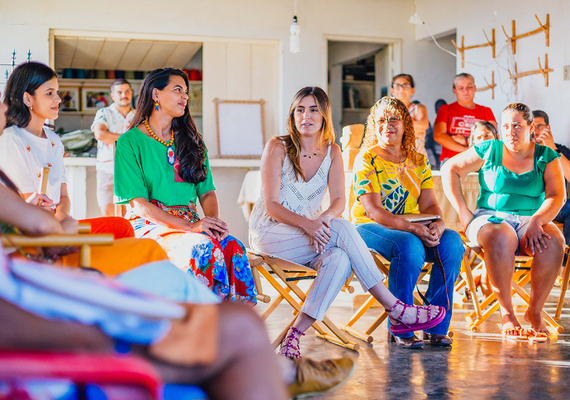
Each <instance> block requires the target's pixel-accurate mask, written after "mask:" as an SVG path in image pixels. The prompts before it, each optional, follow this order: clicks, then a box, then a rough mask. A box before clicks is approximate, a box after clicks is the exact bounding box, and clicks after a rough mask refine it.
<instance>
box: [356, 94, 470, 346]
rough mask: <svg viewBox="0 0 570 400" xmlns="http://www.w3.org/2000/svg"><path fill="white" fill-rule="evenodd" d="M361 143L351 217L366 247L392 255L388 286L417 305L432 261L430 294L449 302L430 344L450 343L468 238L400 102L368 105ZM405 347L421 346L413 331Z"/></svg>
mask: <svg viewBox="0 0 570 400" xmlns="http://www.w3.org/2000/svg"><path fill="white" fill-rule="evenodd" d="M362 147H363V149H362V150H361V152H360V154H359V155H358V156H357V158H356V160H355V162H354V168H353V171H354V172H355V175H354V194H355V197H356V202H355V203H354V205H353V207H352V210H351V217H352V219H353V222H355V223H356V224H357V225H356V230H357V231H358V233H360V236H362V238H363V239H364V242H365V243H366V245H367V246H368V247H369V248H371V249H374V250H376V251H377V252H378V253H380V254H382V256H384V257H385V258H386V259H387V260H388V261H390V273H389V282H390V285H389V287H390V291H391V292H392V293H393V294H394V295H395V296H396V297H397V298H398V299H400V300H402V301H404V302H406V303H412V301H413V299H414V297H413V293H414V286H415V285H416V281H417V279H418V276H419V274H420V272H421V270H422V268H423V266H424V263H425V262H426V261H427V262H433V263H434V266H433V268H432V270H431V274H430V283H429V287H428V290H427V292H426V298H427V300H428V301H429V303H430V304H435V305H438V306H442V307H446V308H447V314H446V316H445V319H444V320H443V321H442V323H441V324H439V325H437V326H435V327H432V328H426V329H424V331H425V332H426V333H428V334H429V336H430V344H432V345H435V346H450V345H451V343H452V340H451V339H450V338H449V337H448V336H447V331H448V329H449V324H450V322H451V314H452V308H453V285H454V282H455V279H456V278H457V275H458V274H459V269H460V267H461V260H462V256H463V243H462V241H461V237H460V236H459V234H458V233H457V232H455V231H452V230H449V229H445V222H444V221H443V216H442V212H441V209H440V208H439V205H438V204H437V200H436V198H435V193H434V189H433V187H434V186H433V181H432V178H431V167H430V164H429V161H428V159H427V157H425V156H423V155H422V154H419V153H417V152H416V151H415V136H414V125H413V121H412V118H411V117H410V114H409V113H408V109H407V107H406V106H405V105H404V103H402V102H401V101H400V100H398V99H395V98H393V97H384V98H382V99H381V100H380V101H378V102H377V103H376V104H375V105H374V107H372V109H371V111H370V115H369V116H368V120H367V123H366V133H365V136H364V142H363V144H362ZM413 213H425V214H430V215H433V216H439V219H435V220H432V221H431V222H428V223H427V224H426V223H412V222H408V221H407V220H406V219H404V218H402V217H401V216H399V215H401V214H413ZM391 330H392V333H393V334H394V336H395V338H394V340H395V341H396V343H398V345H399V346H401V347H405V348H416V347H422V346H423V341H420V340H419V339H418V338H417V337H416V336H415V335H414V334H413V332H409V333H406V334H397V333H396V332H395V331H394V330H393V329H391Z"/></svg>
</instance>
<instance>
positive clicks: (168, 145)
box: [144, 118, 175, 165]
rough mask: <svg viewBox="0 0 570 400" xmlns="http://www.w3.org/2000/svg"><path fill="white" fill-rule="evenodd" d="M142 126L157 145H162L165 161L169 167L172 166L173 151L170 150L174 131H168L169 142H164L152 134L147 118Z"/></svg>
mask: <svg viewBox="0 0 570 400" xmlns="http://www.w3.org/2000/svg"><path fill="white" fill-rule="evenodd" d="M144 126H145V127H146V129H147V131H148V133H150V136H151V137H152V138H153V139H155V140H156V141H158V142H159V143H161V144H163V145H165V146H166V160H167V161H168V163H169V164H170V165H174V159H175V157H174V149H173V148H172V144H173V143H174V131H173V130H170V141H169V142H166V141H164V140H162V139H161V138H159V137H158V136H157V135H156V133H154V131H153V130H152V128H151V127H150V124H149V123H148V118H147V119H145V120H144Z"/></svg>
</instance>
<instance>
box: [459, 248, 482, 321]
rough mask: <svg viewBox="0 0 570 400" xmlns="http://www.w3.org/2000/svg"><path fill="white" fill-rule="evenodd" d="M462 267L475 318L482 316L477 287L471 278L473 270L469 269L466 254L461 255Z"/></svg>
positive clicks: (469, 265)
mask: <svg viewBox="0 0 570 400" xmlns="http://www.w3.org/2000/svg"><path fill="white" fill-rule="evenodd" d="M463 269H464V271H465V277H466V281H467V285H468V286H469V290H470V291H471V300H472V301H473V307H474V308H475V314H476V315H477V318H479V319H480V318H482V314H481V307H480V305H479V299H478V298H477V288H476V287H475V280H474V279H473V271H472V270H471V264H469V261H468V258H467V255H464V256H463Z"/></svg>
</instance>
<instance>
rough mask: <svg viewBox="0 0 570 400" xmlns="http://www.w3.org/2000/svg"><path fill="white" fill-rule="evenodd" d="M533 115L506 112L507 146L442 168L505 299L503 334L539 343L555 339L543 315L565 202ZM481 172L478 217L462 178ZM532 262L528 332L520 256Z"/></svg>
mask: <svg viewBox="0 0 570 400" xmlns="http://www.w3.org/2000/svg"><path fill="white" fill-rule="evenodd" d="M533 131H534V123H533V122H532V113H531V111H530V108H528V107H527V106H526V105H524V104H521V103H515V104H511V105H509V106H507V107H506V108H505V109H504V110H503V114H502V116H501V133H502V135H501V136H502V141H501V140H489V141H486V142H483V143H480V144H478V145H476V146H474V147H473V148H471V149H469V150H467V151H466V152H464V153H461V154H459V155H457V156H456V157H453V158H452V159H451V160H449V161H448V162H447V163H446V164H445V166H444V167H443V168H442V171H441V172H442V181H443V187H444V191H445V194H446V195H447V197H448V198H449V201H450V202H451V204H452V205H453V207H454V208H455V210H456V211H457V213H458V214H459V218H460V220H461V223H462V225H463V228H464V231H465V235H466V236H467V238H468V239H469V240H470V241H471V242H472V243H474V244H477V245H479V246H481V247H482V248H483V249H484V250H485V265H486V267H487V273H488V275H489V278H490V280H491V284H492V285H493V287H494V290H495V294H496V295H497V299H498V300H499V304H500V310H501V318H502V324H503V335H504V336H506V337H509V338H516V339H521V338H523V339H524V338H525V337H528V338H529V340H531V341H535V342H543V341H546V340H547V338H548V334H549V333H548V330H547V329H546V324H545V322H544V320H543V319H542V316H541V312H542V308H543V307H544V303H545V301H546V298H547V297H548V294H549V293H550V290H551V289H552V286H553V285H554V281H555V280H556V276H557V273H558V270H559V268H560V266H561V265H562V257H563V254H564V237H563V236H562V233H561V232H560V230H559V229H558V228H557V227H556V226H555V225H554V224H553V223H552V220H553V219H554V217H556V215H557V213H558V211H560V208H561V207H562V205H563V200H564V180H563V175H562V167H561V165H560V161H559V160H558V158H559V155H558V154H557V153H556V152H554V151H553V150H551V149H550V148H548V147H545V146H541V145H538V144H536V143H534V142H532V141H531V138H530V136H531V132H533ZM476 171H479V183H480V185H481V192H480V194H479V199H478V200H477V210H476V211H475V214H473V213H472V212H471V211H470V210H469V209H468V208H467V204H466V202H465V199H464V198H463V194H462V192H461V184H460V179H461V178H462V177H464V176H466V175H467V174H468V173H470V172H476ZM519 253H520V254H525V255H529V256H533V257H534V260H533V263H532V271H531V277H532V290H531V295H530V305H529V308H528V310H527V311H526V313H525V315H524V318H525V320H526V321H527V322H529V323H530V324H531V328H532V329H530V330H529V331H525V330H523V329H522V328H521V325H520V323H519V321H518V320H517V318H516V317H515V312H514V309H513V304H512V299H511V280H512V277H513V273H514V263H515V255H516V254H519Z"/></svg>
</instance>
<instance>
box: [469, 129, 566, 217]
mask: <svg viewBox="0 0 570 400" xmlns="http://www.w3.org/2000/svg"><path fill="white" fill-rule="evenodd" d="M475 151H476V152H477V155H478V156H479V157H480V158H481V159H483V160H485V163H484V164H483V167H482V168H481V170H480V171H479V184H480V185H481V192H480V193H479V198H478V199H477V208H484V209H487V210H494V211H502V212H507V213H510V214H518V215H533V214H534V213H535V212H536V211H537V210H538V209H539V208H540V206H541V205H542V203H543V202H544V169H545V168H546V165H547V164H548V163H550V162H551V161H554V160H556V159H557V158H559V157H560V155H559V154H558V153H556V152H555V151H554V150H552V149H551V148H549V147H546V146H541V145H538V144H537V145H535V147H534V169H533V170H532V171H528V172H525V173H523V174H515V173H514V172H511V171H510V170H508V169H507V168H505V167H503V142H502V141H500V140H487V141H485V142H482V143H479V144H477V145H475Z"/></svg>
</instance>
